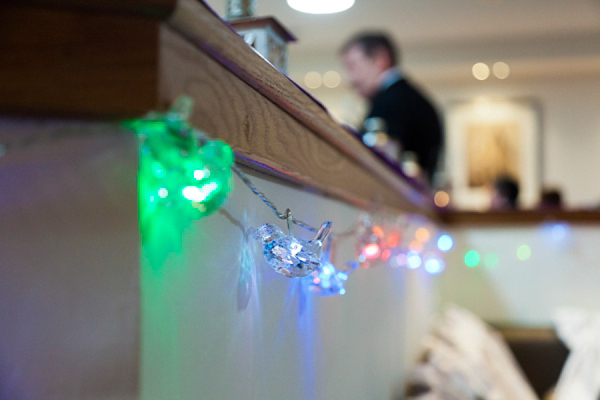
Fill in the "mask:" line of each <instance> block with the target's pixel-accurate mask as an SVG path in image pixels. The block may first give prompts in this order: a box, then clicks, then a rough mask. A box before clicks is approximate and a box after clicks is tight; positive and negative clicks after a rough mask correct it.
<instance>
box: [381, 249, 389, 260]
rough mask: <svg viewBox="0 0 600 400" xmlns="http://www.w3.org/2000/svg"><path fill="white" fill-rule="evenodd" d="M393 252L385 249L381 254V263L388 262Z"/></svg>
mask: <svg viewBox="0 0 600 400" xmlns="http://www.w3.org/2000/svg"><path fill="white" fill-rule="evenodd" d="M390 254H391V252H390V251H389V250H388V249H385V250H384V251H382V252H381V261H387V260H388V259H389V258H390Z"/></svg>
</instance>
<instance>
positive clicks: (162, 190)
mask: <svg viewBox="0 0 600 400" xmlns="http://www.w3.org/2000/svg"><path fill="white" fill-rule="evenodd" d="M168 195H169V191H168V190H167V189H166V188H164V187H161V188H160V189H158V197H160V198H161V199H164V198H166V197H167V196H168Z"/></svg>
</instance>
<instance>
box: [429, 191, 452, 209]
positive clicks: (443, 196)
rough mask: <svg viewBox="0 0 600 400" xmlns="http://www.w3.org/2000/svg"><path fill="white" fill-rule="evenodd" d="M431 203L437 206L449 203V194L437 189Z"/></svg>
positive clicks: (444, 205)
mask: <svg viewBox="0 0 600 400" xmlns="http://www.w3.org/2000/svg"><path fill="white" fill-rule="evenodd" d="M433 203H434V204H435V205H436V206H438V207H446V206H447V205H448V204H450V195H449V194H448V193H447V192H445V191H443V190H438V191H437V192H436V193H435V196H433Z"/></svg>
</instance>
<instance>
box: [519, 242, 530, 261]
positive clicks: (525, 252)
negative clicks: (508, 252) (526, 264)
mask: <svg viewBox="0 0 600 400" xmlns="http://www.w3.org/2000/svg"><path fill="white" fill-rule="evenodd" d="M529 257H531V248H530V247H529V246H528V245H526V244H522V245H520V246H519V247H518V248H517V258H518V259H519V260H521V261H525V260H528V259H529Z"/></svg>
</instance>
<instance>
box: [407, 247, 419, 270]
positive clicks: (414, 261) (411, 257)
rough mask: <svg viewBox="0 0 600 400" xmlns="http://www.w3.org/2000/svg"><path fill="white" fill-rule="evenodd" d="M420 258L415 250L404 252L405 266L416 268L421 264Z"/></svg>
mask: <svg viewBox="0 0 600 400" xmlns="http://www.w3.org/2000/svg"><path fill="white" fill-rule="evenodd" d="M421 263H422V260H421V256H420V255H419V253H417V252H416V251H409V252H408V253H406V266H407V267H408V268H410V269H417V268H419V267H420V266H421Z"/></svg>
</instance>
